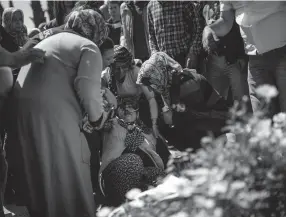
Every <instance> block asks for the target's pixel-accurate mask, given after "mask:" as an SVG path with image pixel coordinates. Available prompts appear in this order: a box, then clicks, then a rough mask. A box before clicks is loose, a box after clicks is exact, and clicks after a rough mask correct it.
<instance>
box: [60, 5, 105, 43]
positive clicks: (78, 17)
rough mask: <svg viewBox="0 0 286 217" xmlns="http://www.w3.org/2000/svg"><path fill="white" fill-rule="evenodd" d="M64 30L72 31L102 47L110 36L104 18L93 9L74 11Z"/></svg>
mask: <svg viewBox="0 0 286 217" xmlns="http://www.w3.org/2000/svg"><path fill="white" fill-rule="evenodd" d="M64 29H70V30H73V31H75V32H77V33H78V34H80V35H81V36H83V37H85V38H87V39H89V40H91V41H93V42H94V43H95V44H97V45H98V46H100V45H101V44H102V43H103V41H104V40H105V39H106V38H107V36H108V34H109V28H108V26H107V24H106V22H105V20H104V19H103V17H102V16H101V15H100V14H99V13H98V12H96V11H94V10H91V9H86V10H80V11H73V12H71V14H70V15H69V18H68V20H67V23H66V24H65V27H64Z"/></svg>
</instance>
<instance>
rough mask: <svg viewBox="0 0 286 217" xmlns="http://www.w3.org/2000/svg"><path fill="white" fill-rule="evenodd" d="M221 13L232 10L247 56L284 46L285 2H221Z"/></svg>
mask: <svg viewBox="0 0 286 217" xmlns="http://www.w3.org/2000/svg"><path fill="white" fill-rule="evenodd" d="M220 7H221V11H228V10H234V11H235V18H236V22H237V23H238V25H239V26H240V32H241V36H242V38H243V40H244V45H245V51H246V53H247V54H248V55H256V54H263V53H266V52H268V51H271V50H274V49H277V48H280V47H283V46H285V45H286V28H285V23H286V2H283V1H266V2H265V1H221V5H220Z"/></svg>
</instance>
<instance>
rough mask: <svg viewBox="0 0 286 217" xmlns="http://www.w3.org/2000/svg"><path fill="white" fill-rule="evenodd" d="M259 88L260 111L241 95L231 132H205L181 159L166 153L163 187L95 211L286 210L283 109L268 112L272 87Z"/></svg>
mask: <svg viewBox="0 0 286 217" xmlns="http://www.w3.org/2000/svg"><path fill="white" fill-rule="evenodd" d="M257 94H259V95H260V97H261V99H262V101H263V103H262V104H261V110H260V112H258V113H256V114H254V115H252V114H248V113H247V101H248V98H244V99H243V102H242V103H241V104H238V103H236V104H235V105H234V107H233V108H232V109H231V111H230V113H231V118H230V120H229V121H228V124H227V127H226V128H227V129H228V130H229V132H230V133H228V134H227V135H226V136H222V137H220V138H217V139H215V138H213V137H212V136H209V137H205V138H204V139H203V140H202V146H203V148H201V149H200V150H199V151H197V152H196V153H192V152H191V151H190V150H187V151H186V152H184V153H183V157H182V158H181V159H170V162H169V167H168V169H167V171H168V173H169V174H170V175H169V176H167V177H166V178H165V179H164V181H163V183H162V185H161V186H164V187H161V188H160V186H158V187H157V188H154V189H151V190H149V192H148V193H145V194H144V193H143V194H142V195H141V196H140V197H138V198H137V199H135V200H131V201H130V202H127V203H126V204H123V205H122V206H121V207H120V208H118V209H116V210H114V211H113V213H111V214H110V211H111V210H110V209H108V208H104V209H103V210H102V211H101V212H100V213H99V216H120V217H121V216H132V217H140V216H144V217H147V216H152V217H155V216H156V217H158V216H176V217H187V216H190V217H284V216H286V213H285V211H286V206H285V204H286V203H285V201H286V158H285V155H286V131H285V129H286V114H284V113H280V114H277V115H275V116H274V117H273V119H271V118H268V114H267V112H268V108H269V104H270V103H271V99H272V98H273V97H275V96H276V95H277V90H276V89H275V88H274V87H271V86H267V85H265V86H261V87H259V88H258V89H257ZM172 175H173V176H177V177H178V179H175V180H174V179H172ZM133 198H134V197H133Z"/></svg>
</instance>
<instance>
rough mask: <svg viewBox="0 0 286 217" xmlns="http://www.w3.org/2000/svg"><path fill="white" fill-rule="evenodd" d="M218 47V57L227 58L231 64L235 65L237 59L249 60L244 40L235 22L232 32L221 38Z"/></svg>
mask: <svg viewBox="0 0 286 217" xmlns="http://www.w3.org/2000/svg"><path fill="white" fill-rule="evenodd" d="M217 46H218V49H217V53H218V55H219V56H225V57H226V60H227V61H228V62H229V63H230V64H232V63H235V62H236V60H237V59H247V55H246V54H245V51H244V43H243V39H242V37H241V35H240V29H239V26H238V24H237V23H236V22H234V24H233V26H232V28H231V30H230V32H229V33H228V34H227V35H226V36H224V37H221V38H220V41H219V42H218V45H217Z"/></svg>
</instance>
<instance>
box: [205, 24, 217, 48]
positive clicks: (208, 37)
mask: <svg viewBox="0 0 286 217" xmlns="http://www.w3.org/2000/svg"><path fill="white" fill-rule="evenodd" d="M217 41H219V38H218V37H217V36H216V34H215V32H214V31H213V30H212V29H211V28H210V27H209V26H206V27H205V28H204V31H203V37H202V42H203V48H204V50H205V51H207V52H208V53H211V52H212V51H214V50H215V49H216V48H217V46H216V42H217Z"/></svg>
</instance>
